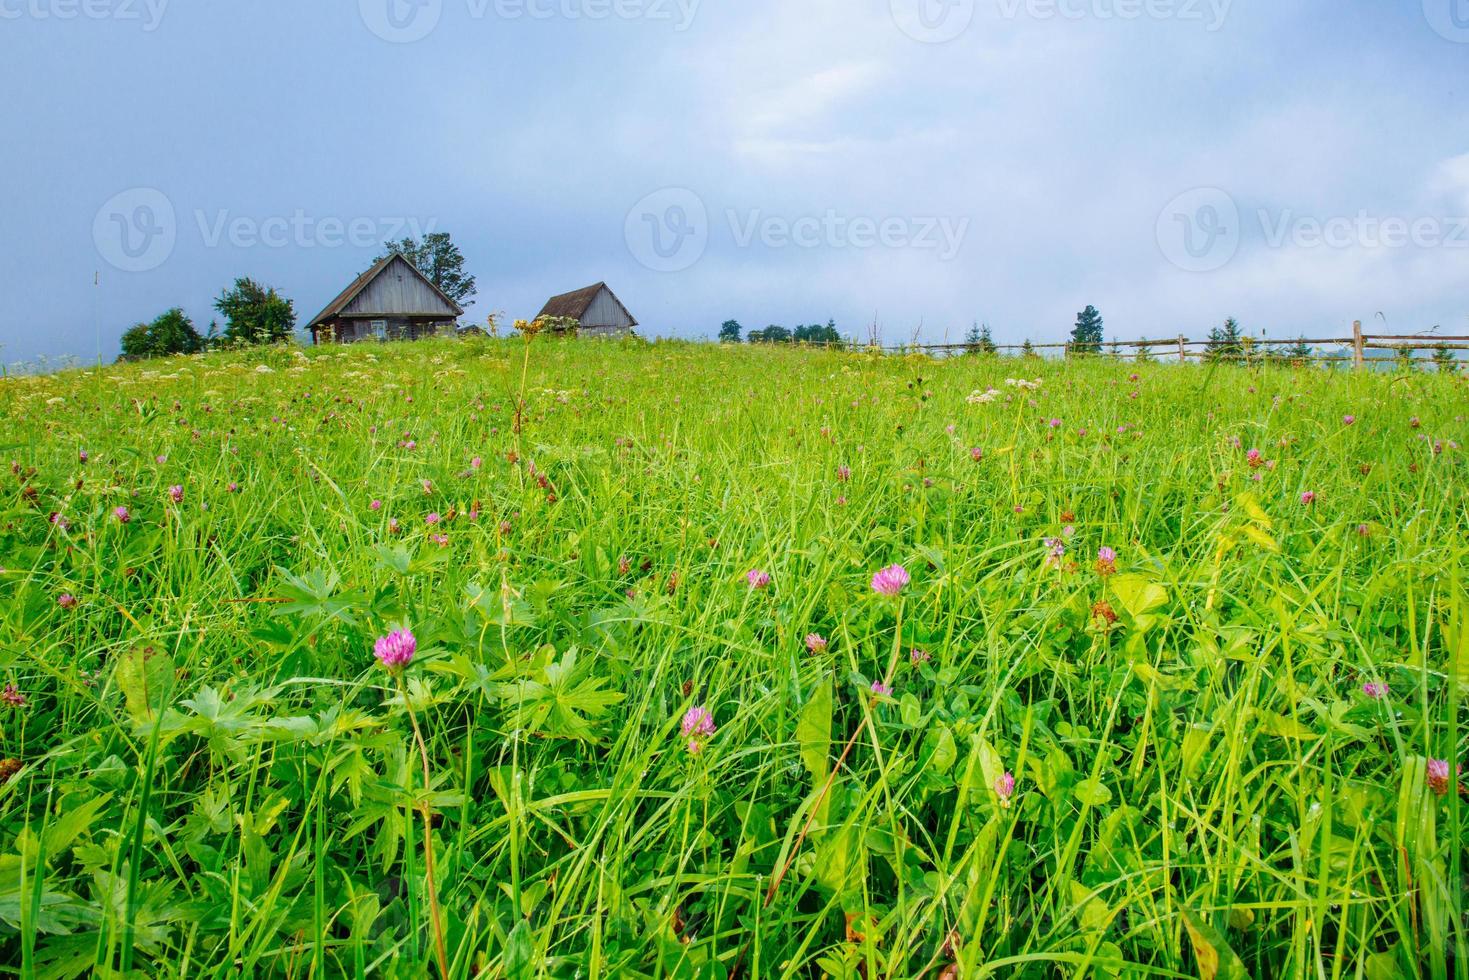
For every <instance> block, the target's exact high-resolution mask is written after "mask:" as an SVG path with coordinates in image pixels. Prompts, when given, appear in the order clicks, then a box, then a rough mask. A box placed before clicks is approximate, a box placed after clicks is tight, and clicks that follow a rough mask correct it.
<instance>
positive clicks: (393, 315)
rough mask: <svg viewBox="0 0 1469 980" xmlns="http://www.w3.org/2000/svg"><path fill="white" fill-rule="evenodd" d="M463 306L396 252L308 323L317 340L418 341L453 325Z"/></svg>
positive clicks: (461, 312)
mask: <svg viewBox="0 0 1469 980" xmlns="http://www.w3.org/2000/svg"><path fill="white" fill-rule="evenodd" d="M463 313H464V310H463V309H462V308H460V306H459V304H458V303H456V302H454V301H453V300H452V299H450V298H449V297H448V296H445V295H444V293H443V291H442V290H440V289H439V288H438V287H437V286H435V285H434V284H433V282H431V281H430V280H429V278H428V277H427V276H425V275H424V274H423V273H422V272H419V271H418V268H417V267H416V266H414V264H413V263H412V262H409V261H408V260H407V259H405V258H404V257H403V256H401V255H399V254H397V253H394V254H392V255H389V256H387V257H385V258H383V259H381V260H380V261H378V262H377V263H376V264H375V265H373V267H372V268H371V269H368V270H367V271H366V272H364V273H363V274H362V275H360V276H358V277H357V278H356V279H354V280H353V281H352V284H351V285H350V286H348V287H347V288H346V289H344V290H342V293H341V295H340V296H338V297H337V298H336V299H334V300H332V301H331V302H330V303H328V304H327V307H326V309H324V310H322V311H321V313H320V314H318V315H317V317H316V319H314V320H312V321H311V323H310V324H309V325H308V326H307V329H308V330H310V331H311V339H312V342H313V343H318V344H325V343H332V342H336V343H343V344H350V343H353V342H355V341H359V340H374V339H376V340H397V339H407V340H413V339H415V338H418V337H425V336H428V335H430V334H434V333H438V332H439V331H440V330H441V329H443V328H445V327H453V326H454V324H455V322H456V321H457V319H458V317H459V316H461V315H462V314H463Z"/></svg>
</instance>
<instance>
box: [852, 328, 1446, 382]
mask: <svg viewBox="0 0 1469 980" xmlns="http://www.w3.org/2000/svg"><path fill="white" fill-rule="evenodd" d="M873 346H876V345H873ZM1299 347H1310V348H1312V352H1311V354H1310V355H1309V357H1301V356H1300V355H1298V354H1293V353H1290V351H1291V349H1292V348H1299ZM1320 347H1337V348H1339V349H1340V350H1341V351H1342V353H1339V354H1334V353H1329V352H1321V351H1318V350H1316V348H1320ZM1124 348H1126V350H1124ZM1221 348H1222V349H1221ZM979 349H980V348H979V347H978V345H976V344H972V343H962V344H907V345H904V346H899V347H883V348H882V350H884V351H886V352H889V353H920V352H921V353H925V354H933V355H939V356H944V355H953V354H971V353H975V352H977V351H978V350H979ZM994 350H995V351H996V352H997V353H1000V352H1003V353H1007V354H1008V353H1012V352H1014V353H1025V352H1027V351H1033V352H1035V353H1036V354H1041V353H1042V352H1045V351H1059V352H1061V353H1062V354H1063V355H1065V356H1070V355H1071V354H1072V353H1073V352H1074V351H1075V350H1076V345H1075V344H1073V343H1070V342H1067V343H1060V344H995V345H994ZM1369 350H1391V351H1397V352H1398V358H1401V359H1405V360H1411V361H1433V360H1435V357H1434V355H1433V354H1431V353H1430V354H1425V355H1421V356H1420V354H1419V353H1418V352H1420V351H1451V352H1454V351H1469V337H1440V336H1436V335H1432V334H1429V335H1423V334H1408V335H1403V334H1367V333H1363V332H1362V322H1361V321H1360V320H1359V321H1357V322H1356V323H1354V324H1352V335H1351V336H1350V337H1327V338H1320V337H1301V338H1292V339H1289V340H1266V339H1264V338H1261V337H1241V338H1240V339H1239V341H1238V342H1237V344H1225V343H1221V342H1220V341H1217V340H1189V339H1188V338H1187V337H1184V336H1178V337H1166V338H1162V339H1158V340H1109V341H1106V342H1104V343H1103V344H1102V346H1101V349H1100V350H1096V351H1092V353H1094V354H1097V355H1100V356H1103V357H1112V358H1119V359H1122V360H1135V359H1138V358H1149V357H1151V358H1153V359H1154V360H1165V359H1167V360H1172V359H1173V358H1174V357H1176V358H1177V359H1178V360H1179V361H1180V362H1184V363H1187V362H1188V361H1189V360H1200V361H1208V360H1223V361H1239V362H1242V363H1257V362H1261V361H1266V360H1286V361H1296V360H1309V361H1311V362H1313V363H1349V364H1351V365H1352V369H1353V370H1361V369H1363V368H1365V367H1366V366H1367V364H1368V362H1369V361H1370V362H1374V363H1378V364H1388V363H1392V362H1390V361H1388V360H1387V359H1385V358H1369V357H1368V356H1367V352H1368V351H1369ZM1440 356H1441V355H1440ZM1454 357H1456V358H1457V357H1458V355H1457V354H1454Z"/></svg>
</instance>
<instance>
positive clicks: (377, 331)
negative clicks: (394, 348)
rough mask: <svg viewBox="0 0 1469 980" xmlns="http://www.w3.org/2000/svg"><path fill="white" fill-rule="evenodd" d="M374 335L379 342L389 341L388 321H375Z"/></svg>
mask: <svg viewBox="0 0 1469 980" xmlns="http://www.w3.org/2000/svg"><path fill="white" fill-rule="evenodd" d="M372 335H373V336H374V337H376V338H377V339H378V340H387V339H388V321H386V320H374V321H372Z"/></svg>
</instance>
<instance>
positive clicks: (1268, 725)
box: [1254, 708, 1321, 738]
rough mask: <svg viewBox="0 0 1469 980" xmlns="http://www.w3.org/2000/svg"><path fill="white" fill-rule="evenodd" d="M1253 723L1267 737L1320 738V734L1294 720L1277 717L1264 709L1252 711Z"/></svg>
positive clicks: (1282, 716) (1281, 716)
mask: <svg viewBox="0 0 1469 980" xmlns="http://www.w3.org/2000/svg"><path fill="white" fill-rule="evenodd" d="M1254 717H1255V723H1256V724H1257V725H1258V726H1259V728H1260V730H1261V731H1263V732H1264V733H1265V734H1267V735H1277V736H1279V737H1281V738H1320V737H1321V736H1320V734H1319V733H1317V732H1316V731H1315V730H1314V729H1310V728H1307V727H1306V726H1305V725H1302V724H1301V723H1300V722H1298V721H1296V720H1295V719H1294V718H1287V717H1285V716H1284V715H1278V714H1276V713H1275V712H1273V711H1266V710H1265V709H1264V708H1256V709H1255V710H1254Z"/></svg>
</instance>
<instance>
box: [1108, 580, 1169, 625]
mask: <svg viewBox="0 0 1469 980" xmlns="http://www.w3.org/2000/svg"><path fill="white" fill-rule="evenodd" d="M1111 584H1112V591H1113V592H1114V593H1115V594H1116V595H1117V599H1118V601H1119V602H1121V603H1122V606H1123V608H1124V609H1126V610H1127V611H1128V612H1129V613H1131V614H1132V617H1133V618H1134V619H1137V618H1138V617H1140V616H1144V615H1146V614H1147V613H1149V612H1152V611H1153V610H1154V609H1157V608H1159V607H1160V606H1163V605H1165V604H1166V603H1167V602H1168V590H1167V589H1165V588H1163V586H1162V585H1160V584H1158V583H1157V582H1154V581H1153V580H1151V579H1149V578H1146V577H1145V576H1142V575H1118V576H1115V577H1114V578H1113V579H1112V580H1111Z"/></svg>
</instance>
